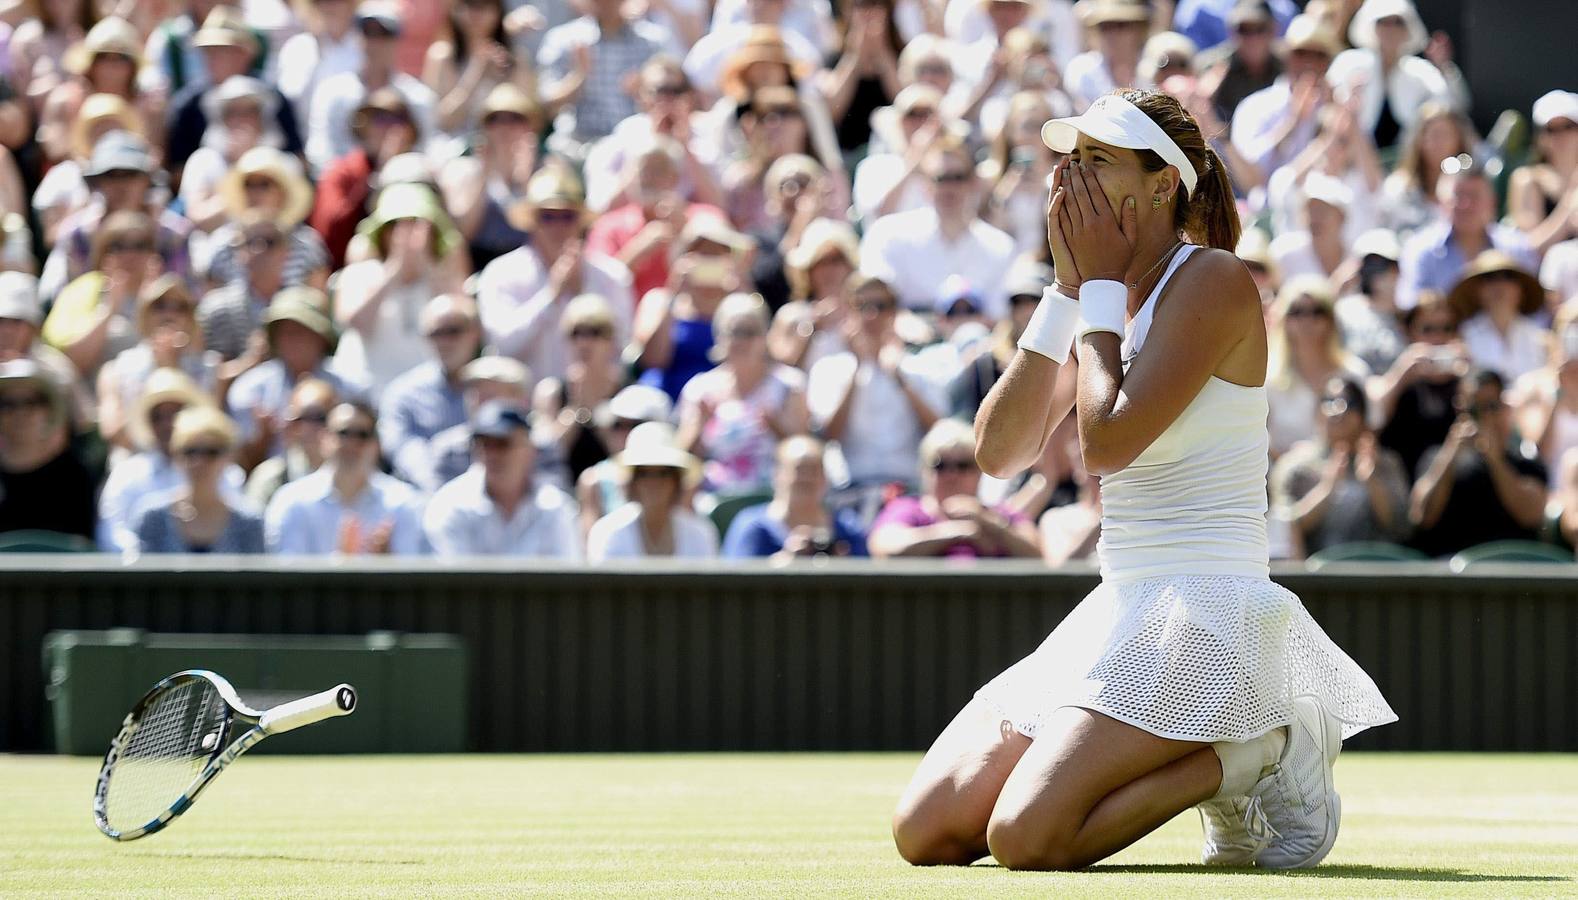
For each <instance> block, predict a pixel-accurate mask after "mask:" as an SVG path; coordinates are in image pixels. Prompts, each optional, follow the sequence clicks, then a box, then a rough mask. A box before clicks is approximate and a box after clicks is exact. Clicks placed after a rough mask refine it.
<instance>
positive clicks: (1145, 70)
mask: <svg viewBox="0 0 1578 900" xmlns="http://www.w3.org/2000/svg"><path fill="white" fill-rule="evenodd" d="M1199 52H1200V48H1199V46H1198V45H1196V44H1195V42H1194V41H1192V40H1190V39H1189V37H1188V36H1187V35H1182V34H1179V33H1178V32H1176V31H1158V32H1157V33H1155V34H1153V35H1151V36H1150V37H1149V38H1148V39H1147V40H1146V41H1145V49H1144V50H1142V51H1140V72H1141V74H1142V75H1144V76H1145V77H1146V78H1147V79H1149V80H1151V81H1155V80H1156V75H1157V73H1158V72H1160V71H1162V70H1163V69H1165V68H1167V67H1168V66H1171V65H1178V64H1182V65H1183V66H1184V68H1186V69H1188V70H1189V71H1191V72H1193V71H1194V60H1195V57H1196V56H1197V55H1198V54H1199Z"/></svg>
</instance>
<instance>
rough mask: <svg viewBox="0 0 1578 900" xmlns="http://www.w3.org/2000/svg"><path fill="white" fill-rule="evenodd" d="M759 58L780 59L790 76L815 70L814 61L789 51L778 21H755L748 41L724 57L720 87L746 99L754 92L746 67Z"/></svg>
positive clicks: (803, 74)
mask: <svg viewBox="0 0 1578 900" xmlns="http://www.w3.org/2000/svg"><path fill="white" fill-rule="evenodd" d="M759 62H767V63H778V64H779V65H782V66H784V67H786V68H788V69H789V74H790V76H791V77H793V78H794V79H795V80H797V81H798V80H801V79H804V78H806V77H808V76H809V75H810V74H811V72H812V67H811V65H809V64H808V63H806V62H805V61H804V60H800V59H796V58H795V57H794V56H792V55H791V54H790V53H789V45H788V44H786V43H784V36H783V31H782V30H781V29H780V28H779V27H778V26H777V25H752V26H751V28H750V31H749V32H747V33H746V35H745V41H744V43H742V44H740V46H739V48H738V49H737V50H735V51H734V52H733V53H731V54H729V56H728V58H727V59H726V60H724V63H723V69H722V70H721V71H720V72H719V74H718V87H719V90H720V91H721V92H722V93H723V94H724V95H725V96H728V97H733V98H734V99H735V100H737V101H739V100H744V99H745V98H746V97H747V96H748V95H749V94H750V89H749V88H748V87H747V86H746V84H745V70H746V69H748V68H750V67H751V65H752V64H754V63H759Z"/></svg>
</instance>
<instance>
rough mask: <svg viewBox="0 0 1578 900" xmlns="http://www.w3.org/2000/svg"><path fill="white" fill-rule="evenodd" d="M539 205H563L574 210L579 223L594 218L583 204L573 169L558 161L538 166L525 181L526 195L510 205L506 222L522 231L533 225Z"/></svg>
mask: <svg viewBox="0 0 1578 900" xmlns="http://www.w3.org/2000/svg"><path fill="white" fill-rule="evenodd" d="M543 209H566V210H570V211H572V212H575V213H578V214H579V215H580V217H581V225H582V226H583V227H584V226H587V225H590V224H591V222H592V219H593V218H594V216H593V214H592V212H591V211H590V210H588V209H587V208H586V190H585V188H583V187H582V186H581V179H579V178H577V177H575V173H574V172H571V171H569V170H568V169H566V168H565V167H563V166H560V165H549V166H545V167H543V168H542V169H540V170H538V172H537V174H535V175H533V176H532V177H531V180H529V181H527V182H526V196H525V197H523V198H521V200H520V202H518V203H516V204H515V205H514V206H513V207H511V208H510V214H509V219H510V224H511V225H514V226H515V227H516V228H519V229H520V230H522V231H531V230H532V229H533V228H535V227H536V226H537V212H538V210H543Z"/></svg>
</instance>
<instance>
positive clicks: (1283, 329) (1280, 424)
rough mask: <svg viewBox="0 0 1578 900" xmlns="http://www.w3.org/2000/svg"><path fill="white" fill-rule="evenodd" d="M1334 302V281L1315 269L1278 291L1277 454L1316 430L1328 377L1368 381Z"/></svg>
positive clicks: (1273, 363) (1273, 346)
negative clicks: (1348, 345) (1347, 342)
mask: <svg viewBox="0 0 1578 900" xmlns="http://www.w3.org/2000/svg"><path fill="white" fill-rule="evenodd" d="M1334 305H1335V301H1334V298H1333V297H1332V290H1331V285H1330V284H1329V283H1328V282H1327V281H1326V279H1324V278H1321V277H1319V276H1314V275H1305V276H1301V277H1298V278H1293V279H1290V280H1289V281H1288V282H1287V283H1285V284H1283V285H1282V291H1281V293H1279V294H1278V295H1277V302H1276V306H1275V308H1274V310H1273V320H1274V322H1275V323H1276V327H1275V329H1274V330H1273V331H1272V333H1271V335H1270V340H1269V347H1268V361H1267V364H1266V372H1267V374H1266V394H1267V400H1268V402H1269V405H1270V408H1271V419H1270V422H1269V423H1268V427H1269V431H1270V435H1271V456H1272V458H1273V459H1275V458H1276V457H1278V456H1281V455H1282V454H1283V453H1286V452H1287V451H1288V449H1289V448H1290V447H1292V446H1293V445H1294V444H1296V443H1298V442H1299V441H1304V440H1309V439H1310V438H1313V437H1314V436H1315V434H1316V431H1317V430H1318V429H1319V427H1320V423H1321V417H1320V410H1319V407H1320V396H1321V395H1320V392H1321V391H1322V390H1323V389H1324V387H1325V385H1326V383H1327V382H1328V381H1330V380H1331V379H1332V378H1334V377H1338V376H1347V377H1349V378H1353V379H1355V380H1357V381H1359V382H1360V383H1361V384H1362V383H1363V382H1364V379H1365V378H1367V377H1368V376H1369V374H1370V373H1369V371H1368V370H1366V369H1365V368H1364V363H1362V362H1360V361H1359V360H1358V359H1356V358H1355V357H1354V356H1353V355H1352V354H1351V353H1349V352H1348V351H1347V350H1345V349H1344V348H1343V346H1342V332H1340V331H1339V330H1338V329H1337V321H1336V313H1335V311H1334Z"/></svg>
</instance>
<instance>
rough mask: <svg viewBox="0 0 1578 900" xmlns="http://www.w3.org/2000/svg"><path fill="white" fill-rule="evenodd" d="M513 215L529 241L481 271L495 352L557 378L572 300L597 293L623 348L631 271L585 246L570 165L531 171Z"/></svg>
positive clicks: (581, 202)
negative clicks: (563, 325) (606, 306)
mask: <svg viewBox="0 0 1578 900" xmlns="http://www.w3.org/2000/svg"><path fill="white" fill-rule="evenodd" d="M515 215H516V218H515V224H516V226H517V227H519V228H522V229H523V230H525V231H528V232H530V233H531V242H530V243H528V244H526V245H523V246H522V247H521V248H520V249H518V250H512V251H510V252H509V253H506V254H504V255H503V256H501V257H499V258H498V259H495V260H494V261H493V262H491V263H489V264H488V266H487V268H485V269H483V270H482V276H481V278H479V279H478V282H477V303H478V305H479V306H480V307H481V310H482V325H483V327H484V328H485V329H486V330H487V334H488V341H489V343H490V344H491V345H492V346H493V347H494V348H495V349H496V350H498V352H500V353H502V354H504V355H506V356H513V357H515V358H517V359H519V360H521V361H523V362H525V363H526V365H527V366H528V367H529V368H530V369H531V370H532V372H533V373H534V374H535V375H536V376H537V377H539V378H544V377H548V376H553V377H556V378H562V377H563V376H564V374H565V372H566V369H567V367H568V365H569V351H568V348H566V347H565V345H564V342H563V341H561V340H560V335H561V331H560V322H561V320H562V319H563V317H564V310H565V307H566V306H568V305H569V303H570V301H571V300H573V299H574V298H576V297H578V296H580V295H581V294H596V295H598V296H600V297H602V298H604V299H605V300H607V301H608V304H609V308H610V309H611V310H612V311H613V314H614V321H615V324H616V328H615V333H616V335H617V337H618V340H619V342H620V344H621V346H622V345H623V344H624V342H625V341H626V340H628V338H629V336H630V317H631V314H632V312H633V311H634V309H635V302H634V300H633V298H632V297H631V295H630V284H631V278H630V270H629V269H627V268H625V266H624V265H623V264H622V263H620V262H619V261H617V260H614V259H610V258H608V257H606V256H603V255H602V254H599V253H593V252H589V251H587V249H586V245H585V241H584V240H583V236H584V234H585V232H586V226H587V224H588V223H589V221H590V219H591V216H590V215H589V214H588V213H587V210H586V201H585V194H584V193H583V192H582V190H581V184H580V181H579V180H578V179H577V178H576V177H575V175H574V173H572V172H571V171H569V169H568V168H565V167H563V166H559V165H553V166H548V167H545V168H543V169H542V170H541V171H539V172H538V173H537V174H536V175H534V176H532V180H531V183H530V184H528V185H527V187H526V200H525V201H524V202H522V203H521V204H520V206H519V207H517V211H516V213H515Z"/></svg>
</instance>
